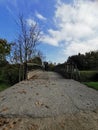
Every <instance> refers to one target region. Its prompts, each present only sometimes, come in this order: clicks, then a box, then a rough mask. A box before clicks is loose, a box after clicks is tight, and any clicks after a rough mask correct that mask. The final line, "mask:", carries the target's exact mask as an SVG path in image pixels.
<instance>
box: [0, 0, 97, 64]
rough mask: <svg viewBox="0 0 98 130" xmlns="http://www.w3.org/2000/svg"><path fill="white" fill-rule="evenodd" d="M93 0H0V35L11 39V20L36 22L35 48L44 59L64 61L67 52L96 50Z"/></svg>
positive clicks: (14, 33)
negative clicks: (38, 36) (21, 18)
mask: <svg viewBox="0 0 98 130" xmlns="http://www.w3.org/2000/svg"><path fill="white" fill-rule="evenodd" d="M97 10H98V2H97V0H0V37H1V38H6V39H7V40H8V41H9V42H10V41H15V39H16V37H17V33H18V28H17V25H16V23H15V20H17V19H18V15H19V13H23V14H24V17H25V19H26V20H27V23H28V24H29V25H30V24H31V23H32V22H35V21H36V22H38V24H39V27H40V28H41V30H42V33H43V38H42V40H41V44H40V45H39V47H38V48H39V49H40V50H41V51H42V52H43V54H44V55H45V56H46V60H47V61H52V62H57V63H58V62H61V63H62V62H65V61H66V59H67V57H68V56H71V55H74V54H78V53H79V52H80V53H83V54H84V53H85V52H88V51H92V50H98V11H97Z"/></svg>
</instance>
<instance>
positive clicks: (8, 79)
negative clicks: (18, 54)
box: [2, 65, 19, 85]
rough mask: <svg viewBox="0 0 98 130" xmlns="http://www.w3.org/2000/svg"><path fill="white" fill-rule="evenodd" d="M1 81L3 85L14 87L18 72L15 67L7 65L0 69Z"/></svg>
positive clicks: (17, 79)
mask: <svg viewBox="0 0 98 130" xmlns="http://www.w3.org/2000/svg"><path fill="white" fill-rule="evenodd" d="M2 80H3V81H4V82H5V83H8V84H10V85H14V84H15V83H17V82H18V81H19V70H18V66H16V65H7V66H5V67H3V68H2Z"/></svg>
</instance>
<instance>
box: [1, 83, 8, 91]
mask: <svg viewBox="0 0 98 130" xmlns="http://www.w3.org/2000/svg"><path fill="white" fill-rule="evenodd" d="M9 87H10V85H8V84H5V83H0V92H1V91H3V90H5V89H7V88H9Z"/></svg>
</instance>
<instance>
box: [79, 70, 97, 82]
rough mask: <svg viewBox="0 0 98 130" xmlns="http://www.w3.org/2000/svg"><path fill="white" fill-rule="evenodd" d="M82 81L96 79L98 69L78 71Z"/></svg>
mask: <svg viewBox="0 0 98 130" xmlns="http://www.w3.org/2000/svg"><path fill="white" fill-rule="evenodd" d="M80 78H81V81H82V82H88V81H98V71H80Z"/></svg>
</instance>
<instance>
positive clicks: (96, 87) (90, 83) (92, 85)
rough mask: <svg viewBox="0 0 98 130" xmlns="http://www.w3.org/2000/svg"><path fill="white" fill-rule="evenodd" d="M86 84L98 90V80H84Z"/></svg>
mask: <svg viewBox="0 0 98 130" xmlns="http://www.w3.org/2000/svg"><path fill="white" fill-rule="evenodd" d="M84 84H85V85H87V86H88V87H90V88H94V89H96V90H98V82H84Z"/></svg>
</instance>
